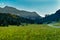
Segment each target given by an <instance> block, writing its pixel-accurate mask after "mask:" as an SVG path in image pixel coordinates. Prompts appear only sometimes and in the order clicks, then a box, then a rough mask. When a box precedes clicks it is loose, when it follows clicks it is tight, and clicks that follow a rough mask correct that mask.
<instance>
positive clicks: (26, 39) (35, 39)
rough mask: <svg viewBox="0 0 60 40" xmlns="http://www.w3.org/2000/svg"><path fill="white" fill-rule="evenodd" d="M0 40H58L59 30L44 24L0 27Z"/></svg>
mask: <svg viewBox="0 0 60 40" xmlns="http://www.w3.org/2000/svg"><path fill="white" fill-rule="evenodd" d="M0 40H60V28H52V27H49V26H47V25H46V24H43V25H37V24H31V25H30V24H29V25H28V26H26V25H25V26H18V27H17V26H9V27H0Z"/></svg>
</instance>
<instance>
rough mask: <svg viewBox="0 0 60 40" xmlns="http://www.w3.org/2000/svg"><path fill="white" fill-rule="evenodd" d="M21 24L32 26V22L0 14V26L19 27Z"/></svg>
mask: <svg viewBox="0 0 60 40" xmlns="http://www.w3.org/2000/svg"><path fill="white" fill-rule="evenodd" d="M22 23H26V24H33V23H34V21H33V20H31V19H27V18H24V17H20V16H17V15H12V14H9V13H0V26H5V25H21V24H22Z"/></svg>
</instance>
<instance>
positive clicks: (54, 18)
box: [41, 9, 60, 23]
mask: <svg viewBox="0 0 60 40" xmlns="http://www.w3.org/2000/svg"><path fill="white" fill-rule="evenodd" d="M58 21H60V9H59V10H57V11H56V12H55V13H54V14H51V15H47V16H45V17H44V18H43V19H41V23H52V22H58Z"/></svg>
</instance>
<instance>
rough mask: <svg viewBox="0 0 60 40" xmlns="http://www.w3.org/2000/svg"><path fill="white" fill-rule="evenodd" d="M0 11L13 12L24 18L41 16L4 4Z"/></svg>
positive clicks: (36, 18)
mask: <svg viewBox="0 0 60 40" xmlns="http://www.w3.org/2000/svg"><path fill="white" fill-rule="evenodd" d="M0 13H10V14H15V15H18V16H21V17H24V18H28V19H32V20H39V19H41V16H39V15H38V14H37V13H36V12H29V11H24V10H18V9H16V8H14V7H9V6H5V7H4V8H0Z"/></svg>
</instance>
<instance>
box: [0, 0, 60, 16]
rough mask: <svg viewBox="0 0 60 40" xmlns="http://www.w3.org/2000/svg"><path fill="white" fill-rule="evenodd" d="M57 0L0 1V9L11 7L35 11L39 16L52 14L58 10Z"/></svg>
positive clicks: (59, 6)
mask: <svg viewBox="0 0 60 40" xmlns="http://www.w3.org/2000/svg"><path fill="white" fill-rule="evenodd" d="M59 4H60V1H59V0H0V7H4V6H11V7H15V8H17V9H19V10H26V11H36V12H37V13H38V14H39V15H42V16H44V15H45V14H52V13H54V12H55V11H56V10H58V9H59V8H60V5H59Z"/></svg>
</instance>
